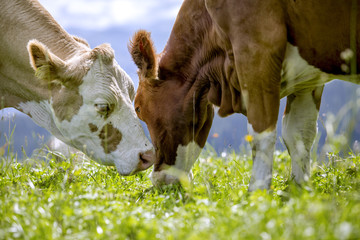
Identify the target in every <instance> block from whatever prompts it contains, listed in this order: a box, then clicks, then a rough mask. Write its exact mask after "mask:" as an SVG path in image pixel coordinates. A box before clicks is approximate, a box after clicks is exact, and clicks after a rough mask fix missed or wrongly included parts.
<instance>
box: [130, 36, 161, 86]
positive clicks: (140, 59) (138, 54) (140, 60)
mask: <svg viewBox="0 0 360 240" xmlns="http://www.w3.org/2000/svg"><path fill="white" fill-rule="evenodd" d="M128 48H129V52H130V54H131V56H132V58H133V60H134V62H135V64H136V65H137V67H138V68H139V73H140V74H141V76H143V77H145V79H154V78H156V72H157V61H156V51H155V47H154V43H153V41H152V40H151V37H150V33H149V32H147V31H144V30H140V31H138V32H136V33H135V34H134V36H133V38H132V40H131V41H130V43H129V46H128Z"/></svg>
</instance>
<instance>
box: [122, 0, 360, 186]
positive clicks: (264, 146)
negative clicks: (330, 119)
mask: <svg viewBox="0 0 360 240" xmlns="http://www.w3.org/2000/svg"><path fill="white" fill-rule="evenodd" d="M359 7H360V1H359V0H356V1H350V0H346V1H338V0H326V1H319V0H300V1H299V0H298V1H295V0H291V1H290V0H185V1H184V3H183V5H182V7H181V9H180V12H179V14H178V16H177V19H176V22H175V25H174V27H173V30H172V32H171V35H170V38H169V40H168V43H167V45H166V47H165V49H164V50H163V52H162V53H161V54H160V55H158V56H156V55H155V50H154V47H153V44H152V41H151V39H150V34H149V33H147V32H145V31H139V32H138V33H136V34H135V35H134V37H133V40H132V42H131V43H130V47H129V48H130V51H131V54H132V57H133V59H134V61H135V63H136V65H137V66H138V68H139V78H140V84H139V88H138V91H137V95H136V98H135V109H136V111H137V114H138V116H139V117H140V118H141V119H142V120H143V121H145V122H146V123H147V126H148V128H149V131H150V135H151V138H152V141H153V144H154V146H155V148H156V158H157V160H156V163H155V166H154V172H153V175H152V180H153V183H154V184H155V185H158V184H163V183H165V184H168V183H172V182H174V181H176V180H177V178H178V177H179V176H178V175H177V173H178V172H185V173H189V172H190V170H191V167H192V165H193V163H194V161H195V160H196V158H197V157H198V155H199V153H200V150H201V148H203V147H204V144H205V141H206V139H207V136H208V133H209V129H210V127H211V123H212V120H213V115H214V110H213V105H216V106H219V111H218V113H219V115H220V116H223V117H224V116H227V115H229V114H232V113H242V114H245V115H246V116H247V117H248V122H249V124H248V129H249V132H250V134H252V136H253V141H252V148H253V161H254V164H253V172H252V177H251V181H250V186H249V190H255V189H258V188H260V189H263V188H269V187H270V183H271V175H272V163H273V150H274V144H275V139H276V128H275V126H276V122H277V116H278V111H279V104H280V99H281V98H282V97H287V106H286V110H285V113H284V117H283V126H282V127H283V131H282V132H283V138H284V142H285V143H286V146H287V148H288V150H289V152H290V155H291V158H292V176H293V177H294V179H295V181H296V182H298V183H301V182H303V181H305V180H307V179H308V177H309V174H310V167H309V165H310V154H309V152H310V149H311V146H312V143H313V140H314V137H315V134H316V131H317V126H316V121H317V117H318V112H319V107H320V101H321V95H322V91H323V86H324V84H325V83H326V82H328V81H331V80H332V79H335V78H337V79H343V80H347V81H351V82H357V83H359V75H357V74H358V73H359V71H358V70H359V69H360V64H359V63H360V61H359V62H357V63H356V59H360V51H359V50H356V49H360V43H359V42H360V24H358V23H360V14H357V13H360V8H359ZM350 19H352V21H350ZM357 69H358V70H357ZM348 73H352V74H353V75H351V76H350V75H349V74H348ZM346 74H348V75H347V76H345V75H346ZM174 173H175V174H174Z"/></svg>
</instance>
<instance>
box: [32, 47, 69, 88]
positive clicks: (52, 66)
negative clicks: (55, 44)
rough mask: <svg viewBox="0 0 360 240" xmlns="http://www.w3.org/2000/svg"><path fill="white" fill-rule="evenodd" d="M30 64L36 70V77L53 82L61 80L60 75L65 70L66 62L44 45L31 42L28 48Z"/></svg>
mask: <svg viewBox="0 0 360 240" xmlns="http://www.w3.org/2000/svg"><path fill="white" fill-rule="evenodd" d="M27 49H28V52H29V56H30V64H31V66H32V68H33V69H34V70H35V76H36V77H38V78H40V79H43V80H46V81H53V80H55V79H58V78H59V73H61V72H62V71H63V70H64V69H65V62H64V61H63V60H61V59H60V58H59V57H57V56H56V55H54V54H53V53H52V52H51V51H50V50H49V49H48V48H47V47H46V46H45V45H44V44H42V43H41V42H39V41H37V40H30V41H29V43H28V46H27Z"/></svg>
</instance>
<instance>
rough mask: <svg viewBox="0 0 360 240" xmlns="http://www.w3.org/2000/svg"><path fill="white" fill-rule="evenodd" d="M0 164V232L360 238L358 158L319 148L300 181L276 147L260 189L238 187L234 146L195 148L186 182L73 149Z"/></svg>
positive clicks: (241, 171) (240, 159) (240, 172)
mask: <svg viewBox="0 0 360 240" xmlns="http://www.w3.org/2000/svg"><path fill="white" fill-rule="evenodd" d="M47 157H48V159H49V161H48V162H36V161H31V160H30V161H29V160H28V161H26V162H25V163H22V164H20V163H8V164H6V163H5V162H6V161H5V160H6V159H5V158H4V157H2V160H3V161H2V164H1V167H0V239H201V240H203V239H207V240H210V239H264V240H267V239H360V170H359V167H360V156H356V155H355V154H352V153H350V154H349V156H348V157H346V158H341V157H338V156H337V155H335V154H330V155H329V159H330V161H329V163H328V164H324V165H318V164H313V165H312V175H311V179H310V180H309V181H308V183H306V184H305V185H304V186H302V187H299V186H296V185H294V184H293V183H292V181H291V177H290V168H291V167H290V157H289V155H288V154H287V152H276V153H275V161H274V172H273V175H274V178H273V182H272V188H271V190H269V191H260V190H258V191H256V192H252V193H248V191H247V186H248V183H249V179H250V175H251V167H252V161H251V158H250V156H247V155H244V154H235V153H231V154H227V155H226V156H223V157H219V156H217V155H216V154H215V153H213V152H211V151H208V152H205V153H202V155H201V157H200V158H199V159H198V160H197V162H196V164H195V166H194V167H193V175H194V177H193V181H191V182H189V181H186V180H183V181H182V182H181V185H175V186H167V187H163V188H154V187H152V184H151V181H150V180H149V175H150V173H151V170H150V169H149V170H147V171H145V172H142V173H139V174H137V175H135V176H130V177H122V176H119V175H118V174H117V172H116V169H115V168H113V167H106V166H101V165H98V164H96V163H95V162H93V161H89V160H81V159H80V158H78V157H76V156H75V155H74V156H72V157H70V158H64V159H60V161H59V156H58V155H56V154H49V155H48V156H47Z"/></svg>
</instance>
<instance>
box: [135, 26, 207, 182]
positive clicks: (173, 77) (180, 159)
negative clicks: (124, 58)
mask: <svg viewBox="0 0 360 240" xmlns="http://www.w3.org/2000/svg"><path fill="white" fill-rule="evenodd" d="M129 50H130V52H131V54H132V57H133V60H134V61H135V63H136V65H137V66H138V68H139V71H138V74H139V79H140V81H139V88H138V90H137V94H136V97H135V110H136V112H137V114H138V116H139V118H140V119H141V120H143V121H144V122H145V123H146V124H147V126H148V128H149V131H150V135H151V139H152V141H153V145H154V146H155V149H156V162H155V166H154V172H153V174H152V181H153V184H154V185H160V184H169V183H173V182H176V181H177V179H178V178H179V177H180V176H179V174H183V173H186V174H188V173H189V172H190V169H191V167H192V165H193V163H194V162H195V160H196V159H197V157H198V156H199V154H200V152H201V149H202V148H203V147H204V145H205V142H206V139H207V136H208V134H209V130H210V127H211V123H212V120H213V116H214V112H213V107H212V105H211V104H209V102H208V100H207V94H206V93H207V91H208V90H207V87H206V86H203V85H202V83H198V82H188V81H185V79H186V78H185V77H184V76H182V75H180V74H177V73H176V72H173V71H172V72H169V69H166V68H165V67H164V66H158V59H157V56H156V54H155V49H154V47H153V43H152V41H151V39H150V34H149V33H147V32H145V31H139V32H137V33H136V34H135V35H134V37H133V40H132V42H131V43H130V46H129Z"/></svg>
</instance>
